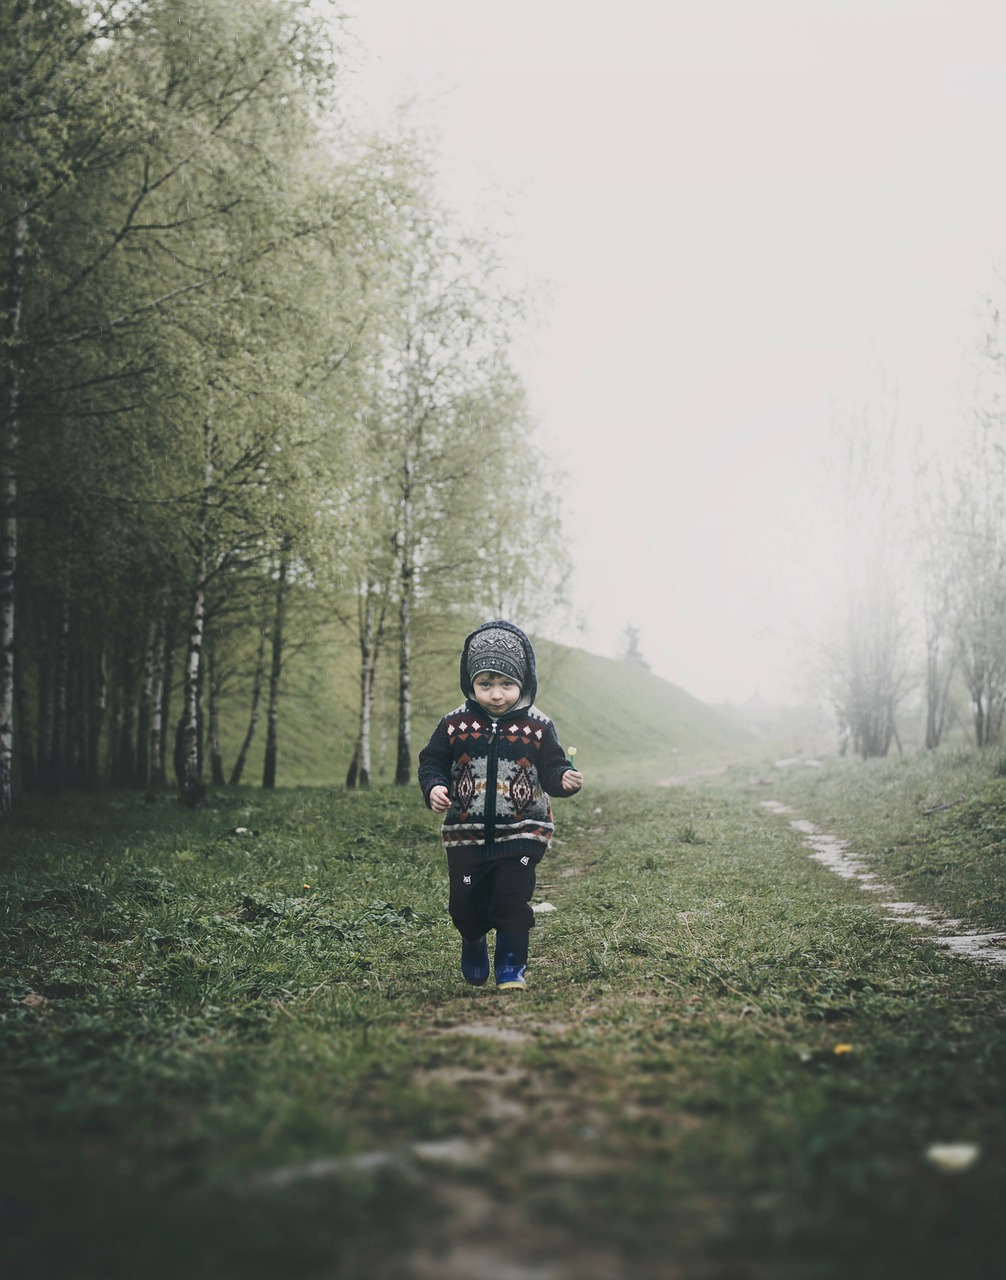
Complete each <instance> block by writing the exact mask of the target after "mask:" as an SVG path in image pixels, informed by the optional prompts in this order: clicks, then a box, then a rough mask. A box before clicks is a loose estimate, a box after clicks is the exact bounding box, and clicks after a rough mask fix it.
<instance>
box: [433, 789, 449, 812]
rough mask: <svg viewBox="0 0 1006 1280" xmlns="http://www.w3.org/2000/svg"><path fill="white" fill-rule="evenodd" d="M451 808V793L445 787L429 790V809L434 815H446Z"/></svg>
mask: <svg viewBox="0 0 1006 1280" xmlns="http://www.w3.org/2000/svg"><path fill="white" fill-rule="evenodd" d="M450 807H451V793H450V792H449V791H448V790H447V788H446V787H433V788H432V789H431V790H430V808H431V809H432V810H433V812H434V813H446V812H447V810H448V809H449V808H450Z"/></svg>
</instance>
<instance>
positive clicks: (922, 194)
mask: <svg viewBox="0 0 1006 1280" xmlns="http://www.w3.org/2000/svg"><path fill="white" fill-rule="evenodd" d="M352 26H353V29H354V30H355V31H356V32H357V33H358V34H359V36H360V38H361V40H362V42H363V44H364V45H365V46H366V48H367V49H368V50H369V51H370V54H371V55H372V57H371V59H370V61H369V63H368V64H367V66H366V67H365V68H364V70H362V71H361V73H360V74H359V76H358V80H359V86H358V92H359V94H360V96H361V97H362V98H364V99H365V100H366V101H367V102H368V103H369V104H370V109H372V110H373V111H374V112H375V113H379V112H380V111H381V110H383V109H386V108H387V106H388V104H390V103H391V102H393V101H395V100H397V99H399V98H401V97H403V96H406V95H409V94H417V95H418V96H419V98H420V99H421V100H422V104H421V105H420V106H419V108H417V111H418V115H419V117H420V118H428V119H429V120H430V121H431V123H433V124H435V125H436V126H437V127H438V128H439V130H440V132H441V137H442V148H443V155H444V162H443V181H444V187H445V191H446V192H447V194H448V196H449V198H450V199H452V200H453V201H455V202H456V203H457V204H458V205H459V207H460V208H462V209H463V210H465V211H466V212H467V213H470V214H471V215H472V216H473V217H474V216H475V213H476V210H477V211H478V214H479V216H482V217H485V216H491V217H497V213H496V212H495V211H500V210H503V209H505V210H506V211H507V214H508V216H507V217H506V218H504V217H503V216H502V214H501V213H500V214H499V215H498V217H497V221H496V222H495V225H497V226H498V227H499V228H500V229H501V231H502V232H503V233H504V234H505V235H506V236H507V242H506V243H507V246H508V252H509V253H510V255H511V257H512V258H513V260H514V263H515V271H517V272H523V273H525V274H528V275H531V276H534V277H539V278H544V279H546V280H547V281H549V282H550V290H551V296H552V302H551V306H550V308H549V309H548V311H547V320H548V323H547V326H546V327H544V328H543V329H542V330H541V331H540V332H538V333H537V334H536V335H535V338H534V342H533V345H532V349H531V351H530V353H529V354H528V356H527V360H526V367H527V373H528V378H529V383H530V387H531V393H532V399H533V403H534V407H535V410H536V413H537V415H538V417H539V419H540V421H541V435H542V440H543V443H544V444H545V445H546V447H547V448H548V450H549V451H550V453H551V454H552V455H553V456H554V457H555V459H556V461H557V464H558V465H559V466H561V467H563V468H565V470H566V471H567V472H568V477H569V478H568V482H567V486H566V492H567V501H568V516H569V528H570V531H571V549H572V551H573V554H574V559H575V564H576V603H577V606H578V608H579V609H580V610H581V611H582V612H584V613H585V614H586V615H587V617H588V619H589V622H590V626H589V629H588V631H587V633H586V634H585V635H584V636H581V637H577V636H576V635H573V634H571V633H569V632H565V631H563V630H561V629H558V628H557V630H556V633H555V635H554V638H556V639H563V638H566V639H570V640H572V641H573V642H574V643H580V644H582V645H583V646H584V647H586V648H590V649H593V650H595V651H597V652H601V653H607V654H612V653H614V651H615V647H616V644H617V641H618V635H619V633H620V631H621V630H622V628H623V627H624V626H625V625H626V623H628V622H632V623H633V624H634V625H635V626H637V627H638V628H639V629H640V632H641V644H642V649H643V652H644V654H645V656H646V657H647V658H648V659H649V661H650V662H651V664H652V666H653V668H654V669H655V670H656V671H657V672H658V674H660V675H662V676H664V677H666V678H667V679H669V680H672V681H673V682H675V683H677V684H681V685H683V686H684V687H685V688H686V689H688V690H689V691H690V692H692V693H694V694H696V695H697V696H699V697H702V698H704V699H706V700H709V701H714V702H715V701H719V700H720V699H724V698H728V699H730V700H733V701H740V700H743V699H744V698H745V697H747V696H748V695H749V694H751V693H753V692H754V691H755V690H756V689H759V690H760V691H761V693H762V694H763V695H766V696H769V697H780V698H784V697H785V698H793V697H795V696H796V695H797V694H798V693H799V680H798V673H797V671H796V664H795V660H794V648H793V638H794V636H795V635H798V633H799V632H800V630H801V629H802V628H807V629H813V628H814V627H815V626H817V625H820V619H821V617H822V616H823V610H824V609H825V608H826V605H827V599H828V595H829V591H828V583H829V579H830V575H832V574H834V572H835V567H836V563H837V554H838V549H837V547H836V545H835V530H834V522H833V520H831V519H830V518H829V515H828V504H827V501H826V498H825V494H824V489H822V486H826V485H827V478H828V470H829V466H828V461H827V453H828V448H829V440H830V439H831V437H832V436H833V434H834V423H835V421H836V417H837V416H840V415H841V414H842V413H844V412H847V411H850V410H851V411H854V410H855V408H856V407H857V406H859V405H862V404H864V403H866V402H867V401H868V400H874V401H876V400H877V398H878V397H880V398H883V396H884V395H889V393H890V389H891V388H892V387H896V388H897V401H898V405H899V412H900V414H901V415H902V417H903V418H904V419H905V420H912V421H916V420H917V421H918V422H920V423H922V424H923V425H925V426H926V427H927V429H928V430H930V431H931V432H938V433H942V434H943V435H944V436H946V437H947V438H952V437H953V434H954V433H955V432H959V431H960V430H961V419H960V401H961V394H962V393H961V385H960V384H961V376H962V373H961V369H962V356H963V353H964V352H965V351H966V350H967V349H968V347H969V346H970V345H973V343H974V341H975V337H976V334H977V328H976V324H977V320H976V313H977V310H978V306H979V301H980V298H981V295H982V294H983V293H984V292H985V291H987V290H988V289H990V288H991V287H992V285H993V283H994V281H993V268H994V266H995V265H996V264H997V263H1001V262H1003V261H1006V167H1004V166H1003V165H1002V163H1001V157H1002V154H1003V145H1002V143H1003V138H1002V133H1003V131H1004V126H1006V67H1004V65H1003V64H1004V62H1006V52H1004V51H1006V39H1004V37H1006V10H1003V9H1002V8H1001V7H1000V6H999V5H996V4H993V3H991V2H985V0H982V2H979V3H976V2H974V0H964V3H960V4H951V3H931V2H928V3H927V2H926V0H918V2H912V3H910V2H908V0H902V2H900V3H894V2H891V0H870V2H869V3H850V0H818V2H815V0H801V2H799V3H797V2H796V0H790V2H788V3H786V2H783V0H760V2H759V3H754V2H752V3H744V4H742V3H739V2H737V0H733V2H727V0H688V2H687V3H656V2H654V3H645V2H643V0H628V2H627V3H623V4H622V5H621V6H619V7H618V8H617V9H614V8H612V7H611V6H609V5H601V4H597V3H578V4H575V5H574V4H572V3H569V2H565V0H534V2H533V3H530V2H527V0H518V2H515V3H511V4H509V5H507V6H506V7H505V8H500V7H499V6H496V5H489V4H481V3H473V2H472V0H424V3H422V4H419V3H411V2H407V0H360V3H359V4H358V6H357V8H356V12H355V14H353V17H352ZM487 211H488V214H487ZM881 387H884V388H887V390H886V391H885V392H881V391H880V390H878V388H881ZM518 479H519V476H515V480H518Z"/></svg>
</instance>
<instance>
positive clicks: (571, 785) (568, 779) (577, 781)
mask: <svg viewBox="0 0 1006 1280" xmlns="http://www.w3.org/2000/svg"><path fill="white" fill-rule="evenodd" d="M582 786H583V774H582V773H578V772H577V770H576V769H567V770H566V772H565V773H564V774H563V775H562V789H563V791H579V790H580V788H581V787H582ZM430 794H431V795H432V794H433V793H432V792H431V793H430Z"/></svg>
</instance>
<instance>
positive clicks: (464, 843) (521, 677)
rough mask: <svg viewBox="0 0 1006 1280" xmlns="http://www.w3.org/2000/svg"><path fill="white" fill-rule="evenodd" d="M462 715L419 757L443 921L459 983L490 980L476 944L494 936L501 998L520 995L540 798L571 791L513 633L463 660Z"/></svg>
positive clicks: (483, 635) (548, 814) (577, 780)
mask: <svg viewBox="0 0 1006 1280" xmlns="http://www.w3.org/2000/svg"><path fill="white" fill-rule="evenodd" d="M461 691H462V692H463V693H464V695H465V703H464V705H463V706H461V707H458V708H457V710H456V711H450V712H448V714H447V715H445V716H444V718H443V719H442V720H441V721H440V723H439V724H438V725H437V727H436V729H435V731H434V733H433V736H432V738H430V740H429V742H428V743H427V745H426V746H425V747H424V748H423V750H422V751H421V752H420V753H419V785H420V786H421V787H422V789H423V798H424V799H425V801H426V803H427V805H428V806H429V807H430V808H431V809H432V810H433V811H434V813H443V814H445V815H446V816H445V818H444V825H443V827H442V828H441V833H440V834H441V838H442V839H443V842H444V847H445V849H446V850H447V873H448V877H449V879H450V913H451V919H452V920H453V921H454V927H455V928H456V929H457V930H458V932H459V933H460V934H461V972H462V973H463V974H464V976H465V979H466V981H468V982H470V983H472V985H473V986H481V985H482V983H484V982H485V981H486V980H487V979H488V977H489V948H488V945H487V943H486V934H487V933H488V932H489V930H490V929H495V930H496V946H495V954H494V957H493V966H494V970H495V974H496V986H497V987H498V988H499V989H500V990H512V989H515V988H521V987H525V986H526V985H527V983H526V982H525V979H524V974H525V969H526V966H527V949H528V932H529V930H530V929H531V927H532V926H533V925H534V912H533V911H532V910H531V905H530V902H531V895H532V894H533V893H534V885H535V868H536V867H537V865H538V863H539V862H540V861H541V859H542V857H543V856H544V854H545V850H546V849H547V848H548V846H549V841H550V840H551V839H552V832H553V830H554V826H553V823H552V806H551V803H550V801H549V796H563V795H570V794H572V793H573V792H576V791H579V790H580V787H581V786H582V784H583V776H582V774H580V773H578V772H577V771H576V770H575V769H574V768H573V766H572V764H571V763H570V761H569V760H568V759H567V758H566V754H565V752H564V751H563V749H562V747H561V746H560V745H559V740H558V738H557V737H556V733H555V726H554V725H553V724H552V721H551V720H549V719H548V717H547V716H545V715H543V714H542V713H541V712H540V711H539V710H538V708H537V707H536V706H534V698H535V694H536V693H537V691H538V677H537V674H536V670H535V659H534V649H533V648H532V647H531V641H530V640H529V639H528V638H527V636H526V635H525V634H524V632H523V631H521V630H520V628H519V627H515V626H513V624H512V623H509V622H487V623H486V624H485V625H484V626H481V627H479V628H478V629H477V630H476V631H473V632H472V634H471V635H470V636H468V638H467V639H466V640H465V643H464V647H463V649H462V650H461Z"/></svg>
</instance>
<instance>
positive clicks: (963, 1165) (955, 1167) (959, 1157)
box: [926, 1142, 981, 1173]
mask: <svg viewBox="0 0 1006 1280" xmlns="http://www.w3.org/2000/svg"><path fill="white" fill-rule="evenodd" d="M980 1154H981V1148H980V1147H978V1146H976V1145H975V1143H973V1142H936V1143H934V1144H933V1145H932V1146H931V1147H930V1148H929V1149H928V1150H927V1152H926V1159H927V1160H928V1161H929V1163H930V1164H931V1165H933V1166H934V1167H935V1168H937V1169H940V1170H942V1172H943V1173H963V1172H964V1170H965V1169H970V1168H971V1166H972V1165H973V1164H974V1162H975V1161H976V1160H977V1159H978V1157H979V1155H980Z"/></svg>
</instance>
